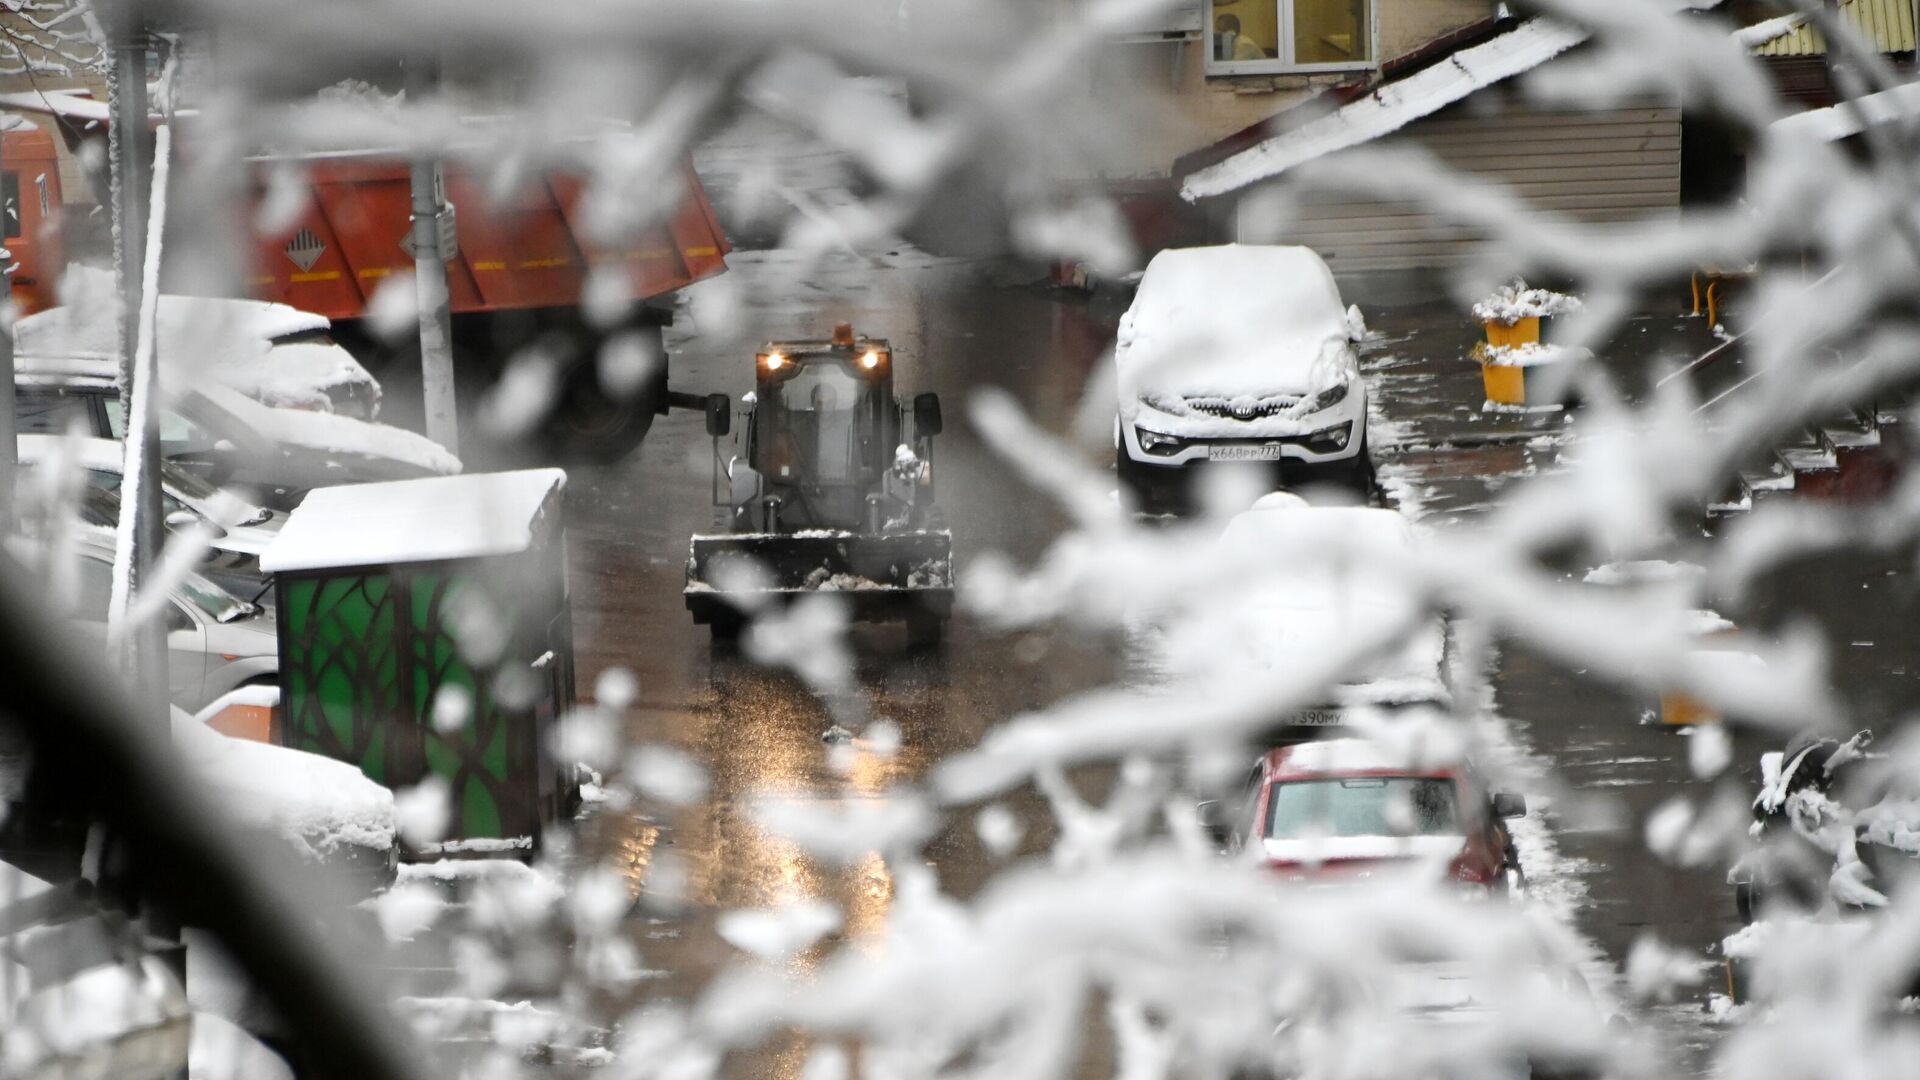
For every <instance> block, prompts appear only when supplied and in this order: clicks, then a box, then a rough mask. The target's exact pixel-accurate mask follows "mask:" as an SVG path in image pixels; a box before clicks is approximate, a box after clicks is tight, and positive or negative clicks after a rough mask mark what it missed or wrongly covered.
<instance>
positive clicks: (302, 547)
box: [260, 469, 567, 573]
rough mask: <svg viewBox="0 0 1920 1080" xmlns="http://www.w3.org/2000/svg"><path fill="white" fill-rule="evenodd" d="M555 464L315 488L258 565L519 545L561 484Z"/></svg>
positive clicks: (475, 552)
mask: <svg viewBox="0 0 1920 1080" xmlns="http://www.w3.org/2000/svg"><path fill="white" fill-rule="evenodd" d="M566 483H567V474H566V472H565V471H564V470H561V469H524V470H521V471H519V472H504V473H468V474H466V475H464V476H437V477H429V478H427V479H423V480H396V481H393V482H391V483H385V484H349V485H344V486H341V487H326V488H318V489H315V490H314V491H313V492H312V493H311V494H309V495H308V496H307V498H306V501H305V502H302V503H301V504H300V506H299V507H298V508H296V509H295V510H294V511H293V514H292V516H290V517H289V518H288V519H287V524H286V526H285V527H284V528H283V529H281V530H280V535H279V536H278V537H277V538H276V539H275V540H274V542H273V545H272V546H271V547H269V548H267V551H266V554H264V555H262V556H261V557H260V568H261V569H263V570H266V571H268V572H269V573H282V572H285V571H290V570H316V569H322V568H326V567H334V566H384V565H388V564H391V563H416V562H438V561H440V560H443V559H474V558H484V557H486V556H489V555H511V554H513V553H515V552H520V551H525V550H526V549H527V548H528V547H529V546H530V545H531V544H532V543H533V538H534V529H535V526H536V524H537V523H538V521H539V520H540V517H541V514H542V512H543V511H544V510H545V508H546V506H547V502H548V500H549V499H550V498H552V497H553V495H554V494H555V493H556V492H558V491H560V490H561V489H562V488H564V487H566Z"/></svg>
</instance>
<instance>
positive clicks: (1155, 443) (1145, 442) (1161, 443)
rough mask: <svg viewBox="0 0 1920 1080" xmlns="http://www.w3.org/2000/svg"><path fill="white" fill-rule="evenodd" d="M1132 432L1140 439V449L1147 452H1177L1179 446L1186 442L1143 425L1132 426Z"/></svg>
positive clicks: (1165, 453)
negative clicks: (1149, 429) (1150, 429)
mask: <svg viewBox="0 0 1920 1080" xmlns="http://www.w3.org/2000/svg"><path fill="white" fill-rule="evenodd" d="M1133 433H1134V434H1135V435H1136V436H1138V437H1139V439H1140V449H1142V450H1145V451H1146V452H1147V453H1149V454H1161V455H1167V454H1177V453H1179V452H1180V448H1181V447H1182V446H1184V445H1185V444H1186V440H1184V439H1181V438H1179V437H1178V436H1175V435H1162V434H1160V433H1159V432H1157V431H1148V430H1147V429H1146V428H1143V427H1136V428H1134V429H1133Z"/></svg>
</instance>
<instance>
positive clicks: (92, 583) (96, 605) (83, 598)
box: [73, 555, 113, 623]
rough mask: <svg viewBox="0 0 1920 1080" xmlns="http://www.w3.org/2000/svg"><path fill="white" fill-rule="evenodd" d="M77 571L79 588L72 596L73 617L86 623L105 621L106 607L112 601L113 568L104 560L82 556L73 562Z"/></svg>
mask: <svg viewBox="0 0 1920 1080" xmlns="http://www.w3.org/2000/svg"><path fill="white" fill-rule="evenodd" d="M74 563H75V564H76V566H77V569H78V571H79V578H80V588H79V591H78V592H76V593H75V594H74V597H75V598H74V609H73V617H74V618H76V619H85V620H86V621H87V622H97V623H103V622H106V621H107V606H108V605H109V604H110V603H111V602H112V600H113V567H112V566H110V565H108V563H107V562H106V560H104V559H95V558H92V557H91V556H87V555H82V556H81V557H79V558H78V559H75V560H74Z"/></svg>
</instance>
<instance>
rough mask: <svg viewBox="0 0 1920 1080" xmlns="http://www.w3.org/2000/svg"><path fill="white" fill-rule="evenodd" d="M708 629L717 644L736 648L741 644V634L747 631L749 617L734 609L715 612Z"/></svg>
mask: <svg viewBox="0 0 1920 1080" xmlns="http://www.w3.org/2000/svg"><path fill="white" fill-rule="evenodd" d="M707 630H708V631H709V632H710V633H711V634H712V636H713V643H714V644H715V645H720V646H724V647H726V648H734V647H736V646H738V645H739V644H740V635H741V634H744V633H746V631H747V617H746V616H745V615H744V614H742V613H740V612H738V611H735V610H732V609H728V610H726V611H719V612H715V613H714V616H713V619H712V620H711V621H710V622H708V623H707Z"/></svg>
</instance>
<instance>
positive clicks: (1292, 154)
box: [1180, 18, 1587, 202]
mask: <svg viewBox="0 0 1920 1080" xmlns="http://www.w3.org/2000/svg"><path fill="white" fill-rule="evenodd" d="M1586 38H1587V31H1586V30H1585V29H1584V28H1582V27H1578V26H1571V25H1569V24H1567V23H1563V22H1559V21H1557V20H1554V19H1547V18H1535V19H1528V20H1527V21H1526V22H1523V23H1521V24H1520V25H1518V26H1516V27H1514V28H1513V29H1512V30H1510V31H1508V32H1507V33H1504V34H1501V35H1500V36H1499V37H1496V38H1494V39H1493V40H1491V41H1487V42H1485V43H1483V44H1480V45H1475V46H1473V47H1472V48H1470V49H1462V50H1460V51H1459V52H1457V53H1455V54H1453V55H1452V56H1450V57H1448V58H1447V59H1446V60H1444V61H1442V62H1440V63H1438V64H1434V65H1433V66H1432V67H1427V68H1422V69H1421V70H1420V71H1418V72H1415V73H1414V74H1412V75H1409V76H1408V77H1406V78H1405V79H1401V80H1399V81H1397V82H1390V83H1386V84H1384V85H1382V86H1380V87H1377V88H1376V89H1374V91H1373V92H1372V93H1369V94H1367V95H1366V96H1365V97H1362V98H1359V99H1357V100H1355V101H1352V102H1350V103H1348V104H1346V105H1343V106H1341V107H1340V108H1338V109H1336V110H1334V111H1333V112H1331V113H1328V114H1327V115H1325V116H1322V117H1320V118H1318V119H1316V120H1312V121H1309V122H1308V123H1305V124H1302V125H1301V126H1299V127H1297V128H1295V129H1293V130H1291V131H1288V132H1285V133H1283V134H1280V135H1276V136H1274V137H1273V138H1271V139H1268V140H1266V141H1264V142H1261V143H1258V144H1256V145H1254V146H1252V147H1250V148H1248V149H1246V150H1243V151H1241V152H1240V153H1238V154H1235V155H1233V156H1232V157H1230V158H1228V159H1226V160H1225V161H1222V162H1221V163H1219V164H1218V165H1213V166H1209V167H1208V168H1205V169H1202V170H1200V171H1199V172H1196V173H1193V174H1192V175H1190V176H1188V177H1187V179H1186V182H1185V183H1183V184H1182V185H1181V188H1180V194H1181V197H1182V198H1185V199H1186V200H1188V201H1189V202H1197V201H1199V200H1201V199H1206V198H1212V197H1214V196H1217V195H1224V194H1226V193H1227V192H1230V191H1236V190H1238V189H1240V188H1243V187H1246V186H1247V185H1248V184H1253V183H1257V182H1259V181H1261V180H1267V179H1271V178H1272V177H1275V176H1278V175H1280V174H1281V173H1283V172H1286V171H1287V170H1288V169H1291V168H1294V167H1295V166H1297V165H1302V164H1305V163H1306V162H1309V161H1312V160H1314V159H1316V158H1320V157H1324V156H1326V155H1327V154H1331V153H1333V152H1334V151H1336V150H1345V149H1347V148H1348V147H1351V146H1358V145H1360V144H1361V143H1365V142H1371V141H1372V140H1374V139H1377V138H1379V137H1381V136H1382V135H1390V134H1392V133H1393V132H1395V131H1398V130H1400V129H1401V128H1403V127H1405V126H1406V125H1408V124H1410V123H1412V122H1413V121H1415V120H1418V119H1420V118H1421V117H1423V116H1429V115H1431V114H1433V113H1436V112H1439V111H1440V110H1441V109H1444V108H1446V107H1447V106H1448V105H1451V104H1453V103H1454V102H1456V101H1459V100H1460V99H1462V98H1464V97H1466V96H1467V95H1469V94H1471V93H1473V92H1474V91H1476V90H1480V89H1483V88H1485V87H1488V86H1491V85H1493V84H1494V83H1497V82H1500V81H1502V80H1505V79H1510V78H1512V77H1513V76H1515V75H1520V74H1523V73H1525V72H1528V71H1531V70H1533V69H1534V68H1536V67H1539V66H1540V65H1541V64H1543V63H1545V62H1547V61H1548V60H1551V59H1553V58H1554V57H1556V56H1558V55H1560V54H1561V53H1563V52H1566V51H1567V50H1568V49H1571V48H1573V47H1574V46H1575V45H1578V44H1580V43H1581V42H1582V41H1585V40H1586Z"/></svg>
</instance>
